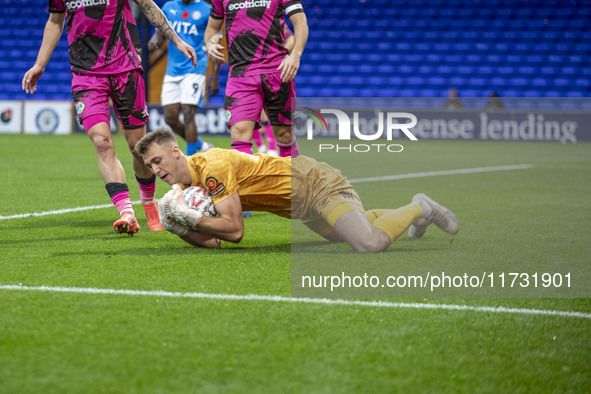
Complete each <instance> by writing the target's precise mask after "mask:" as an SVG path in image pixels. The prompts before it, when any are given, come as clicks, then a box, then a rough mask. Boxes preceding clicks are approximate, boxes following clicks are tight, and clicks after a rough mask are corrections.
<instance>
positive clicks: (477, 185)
mask: <svg viewBox="0 0 591 394" xmlns="http://www.w3.org/2000/svg"><path fill="white" fill-rule="evenodd" d="M208 141H211V142H213V143H214V144H215V145H216V146H221V147H228V146H229V141H228V139H227V138H222V137H212V138H208ZM402 143H403V144H404V146H405V150H404V152H402V153H398V154H392V155H378V156H376V157H373V156H372V158H369V156H367V157H364V156H363V155H361V154H360V155H351V154H338V155H337V154H323V155H320V158H321V159H322V160H326V161H328V162H329V163H331V164H333V165H334V166H336V167H339V168H340V169H341V170H342V172H343V173H344V174H345V175H346V176H348V177H349V178H351V179H361V178H367V177H378V176H389V175H397V174H407V173H417V172H425V171H441V170H453V169H461V168H475V167H489V166H499V165H515V164H531V165H533V168H531V169H527V170H515V171H499V172H488V173H477V174H458V175H448V176H434V177H425V178H409V179H401V180H396V181H381V182H364V183H359V184H358V185H355V186H356V189H357V191H358V192H359V194H360V196H361V197H362V199H363V201H364V205H365V207H366V209H371V208H393V207H398V206H400V205H403V204H406V203H407V202H408V201H409V200H410V198H411V197H412V195H413V194H414V193H416V192H419V191H423V192H426V193H427V194H429V195H432V196H433V197H434V198H436V199H438V200H441V201H442V202H444V203H445V204H446V205H448V206H449V207H450V208H451V209H452V210H454V212H455V213H456V214H457V216H458V219H459V220H460V223H461V226H462V227H461V230H460V233H459V234H458V236H457V237H456V238H455V239H454V242H453V244H452V245H450V244H449V241H450V237H449V236H447V235H446V234H444V233H443V232H441V231H438V230H436V229H433V230H429V232H428V233H427V235H426V236H425V237H424V239H421V240H418V241H411V240H409V239H407V238H406V237H405V236H403V237H402V238H401V239H399V240H398V241H396V242H395V243H394V244H393V245H392V246H391V247H390V249H389V250H388V251H386V252H385V253H382V254H379V255H376V256H375V259H376V261H377V262H378V263H379V264H380V265H381V266H383V265H384V264H390V265H391V266H392V267H393V268H395V267H398V266H414V265H415V264H421V263H422V262H424V261H430V262H436V263H437V264H439V265H441V266H442V267H451V266H453V265H454V264H456V263H457V264H464V265H465V264H469V263H470V264H472V265H473V267H474V268H475V270H483V269H485V268H486V269H491V267H492V269H494V268H495V267H496V268H499V267H508V266H510V264H520V267H521V266H523V267H527V269H528V270H530V271H531V270H533V269H537V270H539V271H543V270H544V269H547V268H548V267H553V266H560V267H561V268H564V269H569V268H572V269H573V270H575V271H576V272H578V276H577V278H576V280H577V281H578V282H577V283H585V284H587V285H588V284H589V281H590V275H589V273H588V271H589V269H588V268H586V271H585V267H588V266H589V263H590V262H591V260H590V258H589V256H591V199H589V196H590V195H591V145H590V144H588V143H580V144H576V145H561V144H557V143H524V142H519V143H518V142H515V143H513V142H449V141H419V142H417V143H412V144H411V143H409V142H408V141H404V142H402ZM314 144H316V145H314ZM314 144H313V143H311V142H308V143H306V142H302V151H303V152H304V153H306V152H310V153H315V150H317V141H314ZM116 146H117V148H116V149H117V153H118V156H119V158H120V159H121V162H122V164H123V166H124V167H125V169H126V173H127V174H128V181H129V184H130V190H131V197H132V200H138V199H139V191H138V189H137V186H136V184H135V180H134V179H133V175H132V170H131V156H130V155H129V153H127V152H126V144H125V141H124V139H123V138H122V137H121V136H117V137H116ZM0 157H1V159H2V160H1V161H0V185H1V187H0V201H1V203H0V217H2V219H0V249H1V251H0V286H7V285H19V284H22V285H23V286H31V287H35V286H50V287H58V286H62V287H78V288H98V289H116V290H143V291H155V290H162V291H167V292H186V293H207V294H219V295H249V294H255V295H277V296H282V297H289V296H290V294H291V289H292V287H291V264H292V245H291V236H292V231H294V232H295V234H297V235H298V237H299V241H298V242H300V241H301V242H300V245H304V246H305V247H306V250H305V252H306V253H309V254H313V255H314V256H316V259H317V260H318V262H319V264H322V262H323V261H324V259H326V261H328V259H330V258H335V257H334V256H337V257H338V256H344V255H347V256H350V254H349V253H348V252H349V250H350V249H349V247H348V246H347V245H343V244H336V245H331V244H327V243H325V242H323V241H322V240H321V239H320V238H319V237H318V236H316V235H314V234H312V233H309V232H306V230H303V229H302V228H301V227H300V226H299V225H298V224H297V223H294V224H293V226H292V223H290V221H288V220H285V219H281V218H279V217H275V216H273V215H271V214H267V213H253V217H252V218H249V219H246V220H245V226H246V230H245V232H246V235H245V237H244V239H243V241H242V243H240V244H239V245H234V244H229V243H223V245H222V248H221V249H219V250H213V251H210V250H200V249H196V248H192V247H191V246H189V245H187V244H185V243H183V242H182V241H181V240H180V239H178V238H177V237H175V236H173V235H170V234H167V233H152V232H150V231H148V230H147V225H146V222H145V217H144V215H143V212H142V210H141V208H140V207H137V206H136V212H137V214H138V219H139V221H140V225H142V231H141V232H140V233H139V234H138V235H136V236H134V237H128V236H119V235H116V234H114V232H113V230H112V227H111V225H112V222H113V221H114V220H115V219H116V216H117V213H116V211H115V209H114V208H113V207H108V208H100V209H93V210H85V211H79V212H70V213H61V214H52V215H46V216H39V217H33V216H31V217H23V218H12V219H4V217H7V216H12V215H19V214H25V213H32V212H43V211H52V210H60V209H66V208H76V207H87V206H99V205H105V204H109V203H110V200H109V199H108V196H107V194H106V191H105V189H104V186H103V184H102V181H101V179H100V175H99V171H98V166H97V159H96V155H95V153H94V149H93V147H92V144H91V143H90V141H89V140H88V138H87V137H86V136H85V135H71V136H47V135H41V136H24V135H0ZM166 190H168V186H167V185H166V184H164V183H163V182H161V181H158V185H157V195H158V196H161V195H162V194H164V192H165V191H166ZM385 204H388V206H384V205H385ZM331 256H332V257H331ZM544 294H546V293H543V292H541V293H540V294H539V295H538V296H540V297H542V298H471V297H462V298H431V297H421V298H413V299H406V298H402V299H401V298H392V299H382V301H386V302H413V303H424V304H427V303H428V304H447V305H452V304H453V305H462V306H471V307H476V308H478V307H509V308H522V309H524V310H553V311H569V312H582V313H584V314H585V316H588V315H589V313H591V302H590V301H589V299H588V298H548V297H543V296H544ZM0 306H1V307H0V393H89V392H92V393H136V392H137V393H208V392H216V393H217V392H227V393H252V392H268V393H277V392H280V393H308V392H310V393H316V392H318V393H321V392H322V393H324V392H356V393H374V392H376V393H377V392H470V393H472V392H491V393H497V392H588V390H589V387H591V363H590V360H591V338H590V333H591V319H589V318H588V317H572V316H549V315H537V314H533V313H496V312H486V311H478V310H437V309H417V308H382V307H378V306H362V305H353V304H343V305H338V304H312V303H292V302H274V301H269V300H254V299H252V300H244V299H242V300H240V299H238V300H236V299H231V298H228V297H226V298H220V299H212V298H201V299H197V298H182V297H165V296H156V295H151V296H141V295H124V294H81V293H58V292H45V291H28V290H11V289H7V288H4V289H0ZM585 387H587V389H585Z"/></svg>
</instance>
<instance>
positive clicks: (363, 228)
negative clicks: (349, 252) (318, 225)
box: [331, 211, 410, 253]
mask: <svg viewBox="0 0 591 394" xmlns="http://www.w3.org/2000/svg"><path fill="white" fill-rule="evenodd" d="M409 225H410V223H409ZM333 228H334V230H335V232H336V234H338V237H337V236H335V235H332V236H331V237H332V238H333V239H334V240H340V239H342V240H344V241H345V242H347V243H348V244H349V245H351V247H352V248H353V249H355V250H356V251H357V252H361V253H367V252H381V251H383V250H385V249H386V248H388V246H390V244H391V243H392V240H391V239H390V237H389V236H388V234H386V233H385V232H384V231H383V230H380V229H378V228H376V227H374V226H373V225H372V224H371V223H370V222H369V220H368V219H367V217H366V216H365V213H363V212H361V211H349V212H347V213H345V214H344V215H343V216H341V217H340V218H338V219H337V221H336V222H335V224H334V226H333Z"/></svg>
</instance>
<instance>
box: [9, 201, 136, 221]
mask: <svg viewBox="0 0 591 394" xmlns="http://www.w3.org/2000/svg"><path fill="white" fill-rule="evenodd" d="M140 202H141V201H133V202H132V203H131V204H132V205H137V204H139V203H140ZM112 207H113V204H104V205H91V206H89V207H77V208H65V209H57V210H55V211H43V212H32V213H21V214H19V215H10V216H0V220H6V219H20V218H28V217H31V216H47V215H59V214H62V213H72V212H81V211H91V210H93V209H103V208H112Z"/></svg>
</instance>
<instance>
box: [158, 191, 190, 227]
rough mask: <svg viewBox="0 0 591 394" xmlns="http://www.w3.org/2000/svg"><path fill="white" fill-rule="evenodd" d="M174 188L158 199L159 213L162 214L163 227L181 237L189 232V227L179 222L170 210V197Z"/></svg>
mask: <svg viewBox="0 0 591 394" xmlns="http://www.w3.org/2000/svg"><path fill="white" fill-rule="evenodd" d="M172 193H173V190H171V191H169V192H168V193H166V194H165V195H164V197H162V198H161V199H160V201H158V213H159V214H160V222H161V223H162V227H164V229H165V230H166V231H168V232H171V233H173V234H175V235H178V236H179V237H182V236H183V235H185V234H187V232H188V231H189V229H188V228H187V227H185V226H183V225H182V224H181V223H179V222H177V221H176V220H175V219H174V217H173V215H172V212H171V210H170V198H171V196H172Z"/></svg>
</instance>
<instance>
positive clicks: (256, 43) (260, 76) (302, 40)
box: [204, 0, 308, 156]
mask: <svg viewBox="0 0 591 394" xmlns="http://www.w3.org/2000/svg"><path fill="white" fill-rule="evenodd" d="M284 15H285V16H287V17H288V18H289V20H290V22H291V23H292V25H293V28H294V37H295V39H294V41H295V42H294V46H293V50H292V51H291V53H290V54H288V51H287V48H285V44H284V36H283V30H282V29H283V22H284ZM224 23H225V26H226V27H225V29H226V38H227V40H228V60H229V66H230V67H229V78H228V82H227V84H226V98H225V102H224V106H225V108H226V122H227V124H228V127H230V133H231V136H232V147H233V148H234V149H237V150H239V151H242V152H246V153H252V142H251V138H252V134H253V130H254V129H255V128H257V129H258V128H260V115H261V110H262V109H263V108H265V109H266V111H267V114H268V116H269V122H270V123H271V126H272V127H273V133H274V134H275V137H276V139H277V145H278V146H279V155H280V156H291V155H294V156H295V155H298V154H299V148H298V145H297V142H296V141H295V136H294V135H293V123H292V113H293V111H295V104H296V99H295V97H296V92H295V83H294V78H295V76H296V74H297V71H298V69H299V66H300V58H301V56H302V52H303V51H304V47H305V45H306V41H307V40H308V23H307V21H306V14H304V10H303V7H302V5H301V3H300V1H299V0H239V1H236V0H213V1H212V7H211V13H210V16H209V23H208V25H207V29H206V30H205V35H204V41H205V45H206V49H207V54H208V56H209V57H210V59H212V60H213V61H215V62H219V63H223V62H224V61H225V59H224V55H223V53H222V52H221V51H222V50H223V47H222V46H221V45H220V44H219V32H220V30H221V28H222V25H223V24H224Z"/></svg>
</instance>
